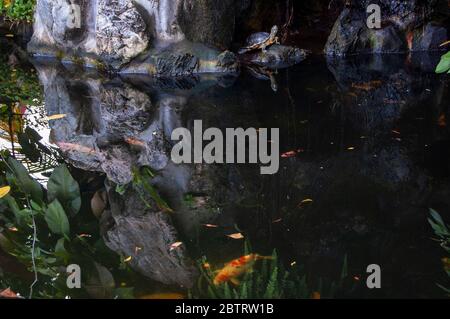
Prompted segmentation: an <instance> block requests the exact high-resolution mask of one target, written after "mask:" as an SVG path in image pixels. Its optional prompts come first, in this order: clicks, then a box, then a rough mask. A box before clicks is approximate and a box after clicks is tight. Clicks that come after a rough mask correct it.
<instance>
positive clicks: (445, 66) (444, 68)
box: [436, 52, 450, 73]
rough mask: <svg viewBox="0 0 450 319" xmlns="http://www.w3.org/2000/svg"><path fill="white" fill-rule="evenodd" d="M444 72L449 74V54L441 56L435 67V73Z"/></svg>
mask: <svg viewBox="0 0 450 319" xmlns="http://www.w3.org/2000/svg"><path fill="white" fill-rule="evenodd" d="M446 72H450V52H447V54H445V55H443V56H442V58H441V61H440V62H439V64H438V65H437V67H436V73H446Z"/></svg>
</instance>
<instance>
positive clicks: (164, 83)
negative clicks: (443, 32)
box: [40, 55, 450, 296]
mask: <svg viewBox="0 0 450 319" xmlns="http://www.w3.org/2000/svg"><path fill="white" fill-rule="evenodd" d="M314 59H316V58H314V57H312V58H311V59H308V60H306V61H305V63H304V64H302V65H301V66H297V67H295V66H294V67H293V68H290V69H288V70H280V71H279V74H273V76H274V77H275V79H276V80H277V82H278V86H279V89H278V91H277V92H274V91H272V90H271V89H270V87H269V86H268V85H267V83H266V82H265V81H258V80H255V79H254V78H253V77H252V75H250V74H247V73H246V72H244V73H243V75H242V76H241V77H240V78H237V79H236V78H234V79H232V80H230V79H227V78H225V77H217V76H213V75H205V76H202V77H199V76H190V77H184V78H177V79H174V78H171V79H167V78H164V77H160V78H148V77H143V76H129V75H128V76H124V77H123V79H122V80H121V81H119V80H117V79H116V81H112V82H111V80H110V79H95V77H94V78H92V77H87V78H82V79H80V77H79V76H77V75H76V73H75V77H74V78H71V77H70V76H71V74H73V73H68V72H67V71H64V72H61V71H58V72H55V70H52V69H51V68H48V69H45V70H44V71H42V70H41V71H40V75H41V79H42V82H43V83H44V84H45V87H46V93H47V94H50V95H51V96H53V97H56V96H60V97H59V98H58V99H55V98H53V99H52V98H50V97H47V100H46V107H47V109H48V110H49V111H51V112H49V114H55V113H66V114H68V116H67V118H66V119H62V121H67V122H61V123H60V124H58V122H55V123H51V127H52V136H54V138H55V139H57V140H58V141H59V142H64V141H67V142H68V143H73V144H81V143H85V141H89V143H91V144H82V145H84V146H86V147H90V148H93V149H99V150H100V151H101V152H102V154H103V156H104V158H107V159H112V158H114V161H113V160H110V161H109V163H110V165H111V166H110V167H109V168H107V169H105V167H106V166H104V165H100V164H99V163H100V162H101V161H100V160H99V159H96V158H95V157H94V160H93V155H92V154H90V153H89V152H87V153H86V152H83V151H85V149H84V148H81V149H76V148H75V149H72V150H70V151H66V152H65V155H66V156H67V158H68V160H69V162H71V163H74V164H75V165H76V166H78V167H82V168H84V169H88V170H97V171H103V172H105V173H106V174H107V176H108V178H109V179H111V181H112V182H114V183H119V182H120V183H126V182H127V181H129V180H130V178H131V174H132V170H131V168H132V166H135V167H141V166H148V165H149V163H151V161H148V160H143V159H144V157H143V154H161V156H165V157H166V158H168V156H169V155H168V154H169V153H168V152H169V150H170V147H169V148H164V147H160V146H158V144H153V145H154V146H151V145H152V144H151V143H152V142H151V141H152V140H149V139H148V138H149V137H150V136H152V134H147V135H145V134H144V135H143V133H142V130H144V132H145V131H146V129H145V128H146V127H148V125H150V126H152V125H155V124H153V123H158V125H157V127H158V128H160V130H156V131H157V132H161V136H165V139H166V140H167V136H169V135H168V133H169V132H171V130H173V129H174V128H177V127H186V128H188V129H190V130H192V127H193V121H194V120H197V119H201V120H202V121H203V125H204V127H217V128H219V129H225V128H227V127H279V128H280V151H281V153H284V152H288V151H291V150H297V152H298V153H297V155H296V156H292V157H289V156H287V157H282V158H281V160H280V161H281V162H280V171H279V172H278V173H277V174H276V175H274V176H261V175H260V174H259V167H258V165H244V166H241V165H233V164H230V165H205V164H185V165H174V164H173V163H171V162H170V161H167V162H165V164H164V165H162V166H161V167H160V168H159V169H157V177H155V179H153V180H152V183H153V184H154V186H155V187H156V188H157V189H158V191H159V192H160V194H161V196H162V197H163V198H165V199H166V200H167V201H168V203H169V205H170V206H171V208H173V209H174V211H175V212H174V214H173V223H174V225H176V226H175V227H176V229H177V230H178V232H179V236H180V237H181V238H183V241H184V242H185V243H186V247H189V253H190V254H196V253H201V254H202V255H203V254H207V255H208V256H209V257H210V258H211V259H212V260H217V261H219V262H224V261H226V260H224V259H225V257H224V256H226V257H228V255H231V254H233V252H234V253H235V252H236V251H237V250H239V249H240V248H241V247H240V246H239V247H238V245H240V243H237V242H236V241H232V240H229V241H225V240H227V237H226V235H227V234H230V233H234V232H236V228H235V225H238V226H239V229H240V230H241V231H243V232H245V235H246V236H247V237H248V238H251V239H252V241H253V242H255V243H256V244H254V245H255V249H256V250H258V251H259V252H261V253H264V249H265V248H267V245H268V243H270V246H271V247H272V246H273V247H277V248H278V249H279V251H280V255H281V258H282V259H283V260H286V262H288V263H290V262H292V260H302V261H307V265H306V266H307V267H310V268H312V269H315V270H317V271H318V272H322V271H323V273H324V274H327V271H329V269H330V265H331V264H334V265H335V266H336V267H335V269H340V267H341V265H342V260H341V258H342V256H344V255H345V254H348V255H349V256H352V262H353V265H355V266H354V267H356V269H365V268H364V267H366V266H367V265H368V264H370V263H371V262H373V260H374V259H376V260H381V261H382V262H383V265H384V269H385V270H384V273H385V278H386V282H390V283H392V285H394V286H395V289H394V291H395V294H397V296H405V295H407V296H412V295H414V296H417V295H416V294H415V293H414V291H419V290H420V291H427V293H429V294H433V293H434V292H433V291H434V286H433V285H432V283H431V284H430V281H429V280H428V279H427V278H429V276H431V275H432V274H431V272H433V271H438V270H439V269H440V265H439V258H436V259H435V258H434V257H433V256H435V254H437V253H438V252H437V251H438V250H439V247H435V246H434V243H432V242H430V241H429V240H427V238H429V237H430V236H431V234H430V233H428V232H427V231H424V229H423V225H424V224H426V216H427V214H428V207H437V208H442V207H448V205H449V204H450V203H449V202H448V200H447V199H446V198H445V197H443V196H442V194H445V193H446V192H447V191H446V190H447V189H448V188H449V186H448V180H447V179H446V178H448V176H447V177H442V175H440V177H439V178H438V176H437V175H432V174H431V173H430V171H429V168H432V171H435V170H438V171H439V174H443V173H442V172H445V171H449V168H448V161H445V160H442V156H443V155H441V156H438V157H439V158H440V161H439V163H435V162H433V161H431V162H429V158H430V156H429V155H427V154H429V152H439V151H437V150H441V148H440V146H439V145H441V144H442V143H444V144H443V145H445V141H448V130H447V128H446V127H445V126H439V123H440V120H439V119H440V118H442V116H445V117H447V116H448V106H447V105H446V104H445V103H444V101H447V98H448V90H447V89H446V88H447V86H448V82H447V81H445V80H444V81H442V79H441V78H439V77H438V76H437V75H435V74H434V73H433V72H432V71H433V70H429V69H428V66H429V65H434V64H435V63H436V62H435V60H434V59H437V60H439V55H437V56H436V57H434V56H420V57H419V56H417V57H414V56H412V57H410V58H408V57H406V56H401V55H392V56H384V57H383V56H376V55H374V56H365V57H361V59H362V60H359V59H345V60H343V59H330V60H329V61H328V63H327V64H325V63H323V61H319V62H318V61H317V60H314ZM431 60H432V61H431ZM427 61H428V62H427ZM405 65H406V66H405ZM52 76H54V77H55V76H59V79H58V80H57V81H56V77H55V78H52ZM72 76H73V75H72ZM52 79H53V80H52ZM46 81H47V82H46ZM77 82H81V83H84V85H85V86H86V85H89V87H95V86H97V87H100V88H103V90H107V91H106V92H103V93H102V94H99V93H96V94H93V95H92V94H79V93H78V94H77V99H75V98H72V99H70V98H69V97H68V96H69V95H70V94H69V93H67V92H68V91H69V92H70V89H68V88H67V83H71V85H72V86H73V85H78V89H77V92H81V91H80V89H79V88H80V87H81V83H79V84H76V83H77ZM94 84H95V85H94ZM324 88H325V89H324ZM97 92H98V91H97ZM118 95H119V96H122V98H119V97H118ZM81 96H98V98H99V99H101V100H102V101H103V102H102V103H104V104H105V107H101V108H100V114H110V115H108V116H104V117H103V118H101V119H100V120H99V124H98V125H97V126H98V127H105V128H107V129H104V131H101V132H103V133H102V134H98V135H97V134H94V137H95V138H94V137H92V136H90V135H89V134H87V132H89V130H87V129H84V133H83V130H81V131H79V130H78V131H77V129H76V127H81V128H83V125H86V123H89V122H92V118H95V116H93V115H94V114H95V113H92V115H91V116H88V114H85V115H83V113H77V112H75V111H74V110H76V109H77V108H79V106H77V105H80V104H79V102H76V101H77V100H79V99H80V97H81ZM60 100H61V101H64V103H61V102H60ZM122 100H124V101H125V102H120V101H122ZM126 101H127V102H126ZM77 103H78V104H77ZM128 104H129V106H128V107H127V108H128V110H126V111H125V110H124V111H122V112H119V111H118V110H115V108H116V106H115V105H117V108H119V109H120V110H123V109H124V108H125V107H124V105H128ZM62 105H65V107H66V108H65V109H60V107H61V106H62ZM94 105H95V103H94ZM100 105H102V104H101V103H100ZM106 105H109V106H110V110H109V111H108V110H103V108H106ZM137 105H141V106H145V107H144V108H139V107H137ZM108 112H109V113H108ZM124 112H130V113H129V116H128V120H125V117H127V114H128V113H127V114H125V113H124ZM145 113H146V114H148V115H147V116H146V115H145ZM82 116H84V118H83V117H82ZM122 116H123V117H122ZM112 118H122V121H123V122H124V124H123V126H122V125H116V127H114V125H113V123H116V122H114V121H113V120H112ZM133 119H139V121H137V120H136V121H134V120H133ZM162 119H164V120H162ZM441 122H442V121H441ZM77 123H78V124H77ZM82 123H85V124H82ZM140 123H141V124H140ZM145 123H149V124H145ZM421 123H423V124H421ZM425 123H427V124H425ZM85 127H89V125H87V126H85ZM154 131H155V130H153V129H152V130H151V132H154ZM107 132H111V133H109V134H106V133H107ZM127 132H128V133H127ZM148 132H150V131H148ZM135 134H137V136H138V137H139V139H138V140H139V141H141V142H143V143H134V144H135V145H133V144H132V146H130V145H129V143H127V142H126V141H125V142H124V141H123V139H120V138H119V139H116V140H114V139H113V138H104V140H103V141H102V139H103V137H104V136H105V137H108V136H112V137H114V136H118V135H120V136H136V135H135ZM99 137H101V138H100V139H99ZM65 139H66V140H65ZM99 143H100V144H99ZM60 144H61V143H60ZM61 145H64V144H61ZM98 145H101V146H98ZM426 145H427V146H426ZM152 147H154V148H153V149H152ZM433 154H434V153H433ZM83 163H84V164H83ZM130 163H132V164H130ZM436 178H438V179H439V181H437V180H436ZM438 184H439V185H440V186H437V185H438ZM129 187H131V186H129ZM134 191H135V189H134V188H127V193H126V194H125V196H123V197H118V195H117V194H115V193H111V192H113V190H112V189H111V190H110V192H109V195H110V196H111V198H112V201H113V202H114V204H112V205H111V214H110V216H112V218H109V219H107V220H109V222H105V223H104V224H103V225H104V226H102V227H103V228H104V229H105V234H107V236H108V240H109V246H110V247H111V248H113V249H114V250H116V251H118V252H121V253H123V254H126V255H132V256H135V255H134V252H133V249H134V247H133V245H137V246H138V245H142V246H144V247H147V249H148V251H153V249H156V247H162V246H164V245H166V244H167V242H170V241H172V240H177V238H178V235H174V233H173V228H171V226H170V225H171V221H169V220H167V219H166V216H165V215H163V214H161V213H158V209H150V208H147V207H143V206H142V202H139V199H138V198H137V195H136V194H135V193H134ZM307 198H310V199H312V200H313V202H312V203H310V204H305V203H303V204H302V202H303V201H304V200H305V199H307ZM441 210H442V211H443V213H444V214H445V209H441ZM111 221H112V222H111ZM205 224H212V225H214V224H215V225H218V226H219V228H213V229H210V228H206V227H205V226H204V225H205ZM136 229H137V231H136ZM141 229H143V231H142V232H141ZM144 232H146V233H147V234H148V233H153V232H155V235H154V236H156V237H155V238H156V239H154V240H153V241H154V243H153V242H149V239H147V238H146V237H145V236H144ZM159 232H160V233H159ZM170 234H171V235H170ZM411 234H414V235H413V236H411ZM151 238H153V237H151ZM156 243H157V244H156ZM259 243H261V244H259ZM262 243H264V244H262ZM403 243H407V247H409V248H407V249H405V248H404V247H405V246H404V244H403ZM169 245H170V244H169ZM217 247H220V249H217ZM180 252H183V255H184V251H180ZM177 253H178V252H177ZM155 254H158V255H157V256H160V257H161V258H163V259H167V260H164V261H161V263H162V264H164V265H167V267H172V268H170V269H172V270H175V269H182V270H180V273H181V274H183V277H176V276H175V275H174V278H176V281H177V282H179V283H182V284H183V285H188V284H189V280H188V279H187V278H190V275H189V274H191V272H190V270H189V269H190V268H189V266H186V265H189V263H188V262H187V264H185V265H184V266H183V264H182V263H181V264H180V263H179V259H178V257H179V256H178V257H177V255H172V252H170V251H169V252H168V253H167V252H166V251H163V253H161V252H155ZM167 254H168V255H167ZM424 256H427V257H426V258H424ZM135 257H136V256H135ZM136 258H138V259H137V260H136V261H135V264H133V266H134V267H136V269H140V271H141V272H142V273H143V274H146V275H147V276H149V277H150V278H154V279H156V280H160V281H163V282H167V281H166V280H168V278H167V277H164V276H162V277H161V274H160V273H158V271H157V269H159V268H158V266H157V265H155V264H154V262H155V263H156V260H154V261H150V260H149V259H148V256H147V255H144V256H143V257H142V260H140V259H139V256H137V257H136ZM174 258H175V259H174ZM412 259H414V260H420V261H419V262H417V263H414V265H413V266H412V265H411V264H410V265H409V266H408V269H406V268H405V267H404V263H403V261H404V260H412ZM174 260H175V261H174ZM166 263H168V264H166ZM324 265H326V266H324ZM177 267H181V268H177ZM358 267H359V268H358ZM170 273H171V272H170ZM411 278H414V280H411ZM419 287H420V288H422V287H425V288H424V289H423V290H422V289H419ZM363 293H364V294H369V293H368V292H363ZM369 295H370V294H369Z"/></svg>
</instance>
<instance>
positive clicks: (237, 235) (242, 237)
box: [227, 233, 244, 239]
mask: <svg viewBox="0 0 450 319" xmlns="http://www.w3.org/2000/svg"><path fill="white" fill-rule="evenodd" d="M227 237H230V238H232V239H244V235H242V234H241V233H235V234H231V235H227Z"/></svg>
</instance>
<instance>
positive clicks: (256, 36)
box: [245, 32, 270, 47]
mask: <svg viewBox="0 0 450 319" xmlns="http://www.w3.org/2000/svg"><path fill="white" fill-rule="evenodd" d="M269 38H270V33H268V32H258V33H253V34H252V35H251V36H249V37H248V38H247V42H246V43H245V45H246V46H247V47H251V46H254V45H258V44H263V43H264V42H266V41H267V40H269Z"/></svg>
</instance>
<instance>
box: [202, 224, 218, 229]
mask: <svg viewBox="0 0 450 319" xmlns="http://www.w3.org/2000/svg"><path fill="white" fill-rule="evenodd" d="M203 226H205V227H207V228H218V227H219V226H218V225H213V224H204V225H203Z"/></svg>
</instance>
